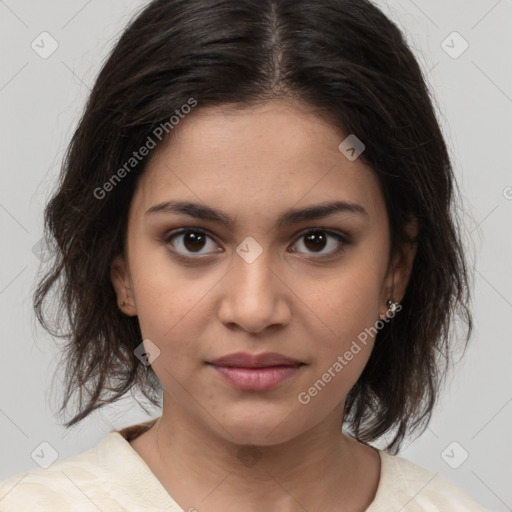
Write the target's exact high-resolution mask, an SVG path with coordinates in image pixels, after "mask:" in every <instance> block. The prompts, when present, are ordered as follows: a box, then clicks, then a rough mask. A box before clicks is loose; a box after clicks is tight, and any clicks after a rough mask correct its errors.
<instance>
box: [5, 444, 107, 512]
mask: <svg viewBox="0 0 512 512" xmlns="http://www.w3.org/2000/svg"><path fill="white" fill-rule="evenodd" d="M100 445H101V444H100ZM100 445H99V446H100ZM99 446H98V447H96V448H93V449H91V450H87V451H85V452H83V453H80V454H79V455H76V456H74V457H70V458H68V459H64V460H62V461H57V462H55V463H54V464H52V465H51V466H50V467H48V468H47V469H43V468H40V467H37V468H33V469H30V470H28V471H26V472H23V473H19V474H17V475H14V476H12V477H10V478H9V479H7V480H4V481H3V482H0V512H11V511H12V512H14V511H22V510H38V511H39V510H41V511H46V510H55V511H57V510H73V507H76V506H77V505H79V506H80V507H81V510H84V511H89V510H95V511H96V512H97V510H98V509H97V507H95V506H94V504H93V503H92V502H91V501H90V500H89V499H87V493H88V491H90V490H91V486H94V488H95V491H94V494H97V489H98V482H104V481H105V480H106V479H107V475H106V472H105V470H104V469H103V468H102V466H101V464H100V461H99V458H100V451H99V450H98V448H99ZM115 510H117V509H115Z"/></svg>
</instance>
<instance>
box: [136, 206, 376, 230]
mask: <svg viewBox="0 0 512 512" xmlns="http://www.w3.org/2000/svg"><path fill="white" fill-rule="evenodd" d="M335 213H351V214H356V215H360V216H364V217H368V212H367V211H366V210H365V209H364V208H363V206H361V205H359V204H355V203H350V202H347V201H331V202H325V203H321V204H317V205H313V206H307V207H305V208H300V209H290V210H287V211H285V212H284V213H283V214H281V215H280V217H279V218H278V220H277V222H276V226H277V227H283V226H287V225H293V224H299V223H301V222H304V221H310V220H318V219H323V218H325V217H328V216H330V215H333V214H335ZM154 214H179V215H187V216H188V217H192V218H195V219H202V220H207V221H212V222H216V223H219V224H222V225H224V226H226V227H227V228H229V229H232V228H233V227H234V224H235V220H234V219H232V218H231V217H229V215H227V214H226V213H224V212H222V211H220V210H217V209H215V208H212V207H210V206H206V205H203V204H199V203H193V202H190V201H166V202H164V203H160V204H156V205H154V206H152V207H151V208H150V209H149V210H148V211H147V212H146V214H145V215H154Z"/></svg>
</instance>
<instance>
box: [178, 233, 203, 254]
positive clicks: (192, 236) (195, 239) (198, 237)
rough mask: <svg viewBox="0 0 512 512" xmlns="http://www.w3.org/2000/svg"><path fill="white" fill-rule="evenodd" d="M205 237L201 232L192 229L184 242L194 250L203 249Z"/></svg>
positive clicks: (189, 248)
mask: <svg viewBox="0 0 512 512" xmlns="http://www.w3.org/2000/svg"><path fill="white" fill-rule="evenodd" d="M204 239H205V237H204V236H203V235H202V234H201V233H196V232H194V231H190V232H189V233H186V234H185V236H184V241H183V243H184V244H185V247H186V248H187V249H188V250H191V251H193V250H197V249H202V246H203V245H204Z"/></svg>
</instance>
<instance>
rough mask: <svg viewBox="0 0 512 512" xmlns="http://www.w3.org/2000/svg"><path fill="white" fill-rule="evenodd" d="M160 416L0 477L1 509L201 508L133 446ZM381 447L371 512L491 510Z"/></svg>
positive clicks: (174, 511)
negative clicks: (183, 498)
mask: <svg viewBox="0 0 512 512" xmlns="http://www.w3.org/2000/svg"><path fill="white" fill-rule="evenodd" d="M154 421H155V420H151V421H149V422H146V423H141V424H138V425H132V426H131V427H127V428H125V429H123V430H120V431H112V432H111V433H110V434H108V435H107V436H106V437H105V438H104V439H103V440H102V441H101V442H100V443H99V444H98V445H97V446H96V447H95V448H92V449H90V450H88V451H85V452H83V453H81V454H78V455H76V456H74V457H69V458H68V459H64V460H62V461H57V462H55V463H54V464H53V465H51V466H50V467H49V468H48V469H42V468H35V469H31V470H29V471H27V472H25V473H20V474H18V475H15V476H13V477H11V478H9V479H7V480H5V481H3V482H0V512H164V511H166V512H193V511H194V510H197V511H201V506H200V504H199V503H190V504H182V505H183V507H184V508H183V509H182V508H180V507H179V506H178V505H177V504H176V502H175V501H174V500H173V499H172V498H171V496H169V494H168V493H167V491H166V490H165V488H164V487H163V486H162V484H161V483H160V481H159V480H158V479H157V478H156V477H155V475H154V474H153V473H152V472H151V470H150V469H149V467H148V465H147V464H146V463H145V462H144V460H143V459H142V458H141V457H140V456H139V454H138V453H137V452H136V451H135V450H134V449H133V448H132V447H131V445H130V443H129V441H130V440H131V439H133V438H135V437H137V436H138V435H140V434H141V433H142V432H144V431H145V430H147V429H148V428H149V427H150V426H151V425H152V424H153V423H154ZM379 453H380V457H381V477H380V482H379V486H378V489H377V493H376V496H375V499H374V501H373V502H372V504H371V505H370V507H369V508H368V509H367V510H366V512H398V511H401V512H420V511H421V512H441V511H442V512H485V509H484V508H482V507H481V506H480V505H479V504H478V503H477V502H476V501H475V500H473V499H472V498H471V497H470V496H469V495H468V494H466V493H465V492H464V491H462V490H461V489H459V488H458V487H456V486H455V485H453V484H452V483H450V482H449V481H448V480H445V479H444V478H442V477H440V476H437V475H435V474H434V473H431V472H429V471H427V470H425V469H423V468H421V467H420V466H417V465H415V464H413V463H411V462H409V461H407V460H405V459H403V458H401V457H399V456H393V455H389V454H388V453H386V452H384V451H379ZM240 510H241V512H243V509H240ZM276 512H278V511H276Z"/></svg>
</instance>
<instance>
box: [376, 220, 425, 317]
mask: <svg viewBox="0 0 512 512" xmlns="http://www.w3.org/2000/svg"><path fill="white" fill-rule="evenodd" d="M405 234H406V237H407V238H406V240H405V241H403V242H402V244H401V245H400V247H397V248H396V249H395V251H394V254H393V255H392V257H391V261H390V264H389V267H388V272H387V274H386V278H385V280H384V285H383V288H382V299H381V301H382V306H381V308H382V309H381V315H382V314H384V315H385V314H386V312H387V310H388V306H387V301H388V300H392V301H393V302H398V303H399V302H401V301H402V299H403V297H404V295H405V290H406V288H407V284H408V283H409V279H410V276H411V271H412V266H413V263H414V258H415V256H416V251H417V249H418V241H417V237H418V221H417V219H416V218H411V219H410V220H409V221H408V223H407V224H406V227H405Z"/></svg>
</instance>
